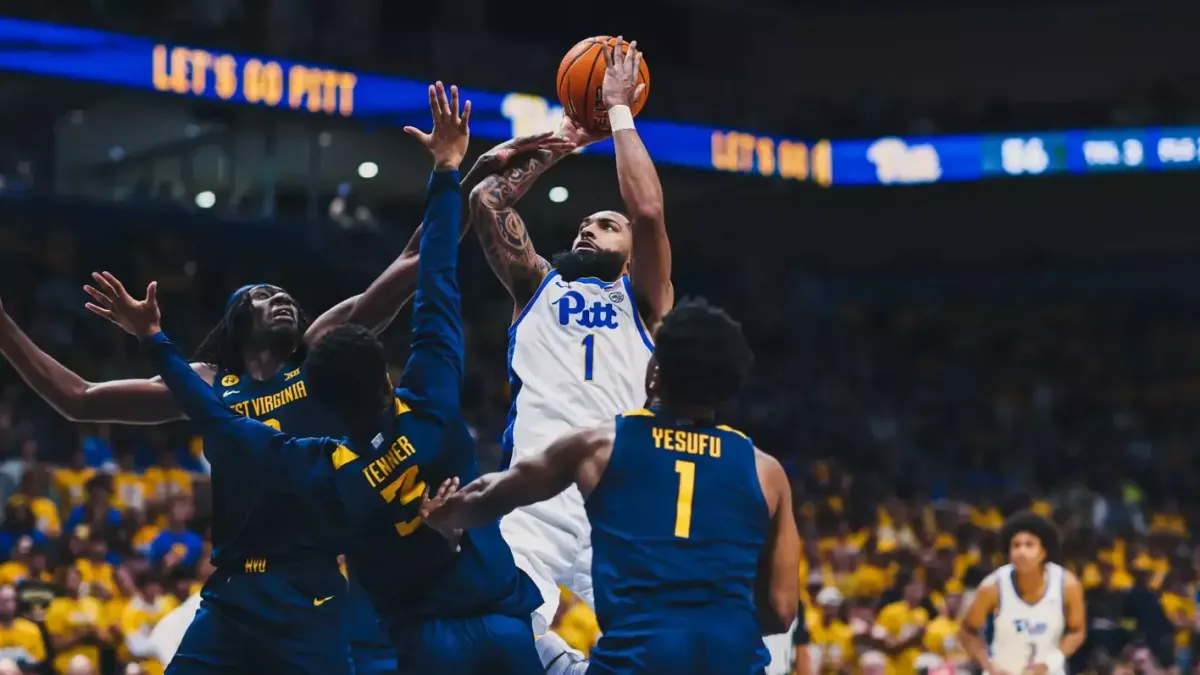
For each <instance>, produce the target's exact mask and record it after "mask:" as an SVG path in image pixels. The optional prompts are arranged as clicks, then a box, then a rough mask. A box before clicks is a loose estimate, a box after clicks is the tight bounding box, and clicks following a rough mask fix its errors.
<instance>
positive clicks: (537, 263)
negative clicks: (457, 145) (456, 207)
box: [468, 117, 595, 317]
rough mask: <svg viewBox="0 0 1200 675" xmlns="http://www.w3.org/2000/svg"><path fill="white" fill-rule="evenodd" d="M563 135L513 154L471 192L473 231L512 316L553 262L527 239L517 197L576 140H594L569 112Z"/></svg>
mask: <svg viewBox="0 0 1200 675" xmlns="http://www.w3.org/2000/svg"><path fill="white" fill-rule="evenodd" d="M559 137H560V138H561V139H563V140H565V141H566V143H565V144H561V145H559V146H556V147H552V148H549V149H543V150H538V151H537V152H531V153H528V154H525V155H521V156H519V157H517V158H515V159H514V160H513V163H512V165H510V166H509V167H508V168H506V169H505V170H504V171H502V172H501V173H499V174H496V175H493V176H488V177H487V178H485V179H484V180H483V182H481V183H480V184H479V186H478V187H476V188H474V189H473V190H471V192H470V199H469V201H468V208H469V212H470V219H471V222H472V223H473V224H474V228H475V234H476V236H478V237H479V243H480V244H482V246H483V255H484V256H485V257H486V258H487V261H488V265H490V266H491V268H492V271H493V272H494V273H495V274H496V278H497V279H499V280H500V283H502V284H504V287H505V288H506V289H508V293H509V295H511V296H512V299H513V304H514V313H513V316H514V317H515V316H516V315H517V314H519V313H520V312H521V310H522V309H524V308H525V305H526V303H528V302H529V300H530V298H532V297H533V294H534V292H535V291H537V288H538V285H539V284H541V283H542V279H544V278H545V277H546V273H547V272H549V271H550V263H549V262H547V261H546V259H545V258H543V257H541V256H540V255H538V253H537V251H536V250H535V249H534V247H533V242H532V241H530V239H529V231H528V230H527V229H526V228H525V221H524V220H522V219H521V216H520V215H519V214H518V213H517V211H516V209H515V207H516V204H517V201H518V200H520V199H521V197H524V196H525V193H526V192H529V188H531V187H533V183H534V181H536V180H537V178H538V176H540V175H542V174H543V173H545V172H546V171H547V170H548V169H549V168H550V167H551V166H554V165H555V164H556V163H557V162H558V161H559V160H561V159H562V158H563V157H566V156H567V155H569V154H571V152H572V151H573V150H574V149H575V148H576V147H577V146H580V145H585V144H587V143H590V142H592V141H593V140H595V139H594V138H593V137H591V136H588V135H587V134H586V133H584V132H583V131H582V130H581V129H580V128H579V127H577V126H576V125H575V124H574V123H572V122H571V120H570V119H569V118H566V117H564V118H563V125H562V127H561V128H560V129H559Z"/></svg>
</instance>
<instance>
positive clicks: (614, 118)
mask: <svg viewBox="0 0 1200 675" xmlns="http://www.w3.org/2000/svg"><path fill="white" fill-rule="evenodd" d="M608 128H609V130H611V131H624V130H626V129H632V128H633V112H631V111H630V110H629V106H627V105H614V106H613V107H611V108H609V109H608Z"/></svg>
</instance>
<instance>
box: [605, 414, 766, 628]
mask: <svg viewBox="0 0 1200 675" xmlns="http://www.w3.org/2000/svg"><path fill="white" fill-rule="evenodd" d="M586 508H587V514H588V520H589V521H590V522H591V525H592V547H593V557H592V578H593V581H594V584H595V589H596V590H595V592H596V616H597V618H598V619H599V621H600V629H601V630H602V631H603V632H604V634H605V635H608V634H610V632H615V631H621V630H633V631H637V630H641V629H645V628H658V627H661V626H662V625H663V624H664V622H669V621H670V620H671V618H670V617H672V616H675V617H676V618H678V617H679V616H686V615H687V614H689V613H696V612H705V613H708V615H709V616H719V617H721V619H720V621H722V622H728V623H727V624H726V625H733V624H734V621H735V619H737V618H738V617H739V616H740V617H742V618H743V619H746V621H744V622H743V623H742V625H745V626H751V625H752V624H753V623H755V621H754V620H753V617H754V616H755V605H754V582H755V576H756V574H757V571H758V558H759V555H760V552H761V551H762V547H763V544H764V542H765V541H766V538H767V533H768V529H769V526H770V512H769V509H768V507H767V502H766V498H765V497H764V496H763V491H762V486H761V484H760V482H759V478H758V470H757V467H756V464H755V458H754V444H753V443H752V442H751V441H750V439H748V438H747V437H746V436H744V435H743V434H742V433H741V432H738V431H736V430H734V429H731V428H729V427H726V426H705V425H697V424H694V423H692V422H689V421H687V420H681V419H674V418H670V417H664V416H662V415H661V413H658V412H655V411H651V410H634V411H630V412H628V413H625V414H624V415H622V416H620V417H618V418H617V420H616V435H615V437H614V440H613V448H612V455H611V457H610V458H609V461H608V466H607V468H606V469H605V470H604V474H603V476H602V477H601V479H600V483H599V484H598V485H597V486H596V488H595V489H594V490H592V493H591V494H590V495H589V496H588V498H587V502H586Z"/></svg>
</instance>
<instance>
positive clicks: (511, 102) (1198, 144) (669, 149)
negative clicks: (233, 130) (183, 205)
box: [0, 18, 1200, 186]
mask: <svg viewBox="0 0 1200 675" xmlns="http://www.w3.org/2000/svg"><path fill="white" fill-rule="evenodd" d="M0 45H3V47H4V48H3V49H0V70H6V71H14V72H23V73H29V74H34V75H42V76H48V77H58V78H66V79H71V80H83V81H88V82H95V83H101V84H109V85H116V86H123V87H131V88H137V89H144V90H150V91H157V92H161V93H164V94H171V95H178V96H186V97H190V98H203V99H210V100H215V101H225V102H228V103H230V104H240V105H253V106H259V107H268V108H278V109H280V110H291V111H297V112H303V113H309V114H315V115H324V116H331V117H354V118H364V119H369V120H371V121H372V123H381V122H382V123H386V124H395V125H410V124H411V125H417V126H420V125H423V124H426V123H427V122H428V120H427V117H428V116H429V111H428V108H427V106H428V103H427V101H428V95H427V86H428V83H427V82H424V81H418V80H411V79H406V78H401V77H393V76H386V75H378V74H374V73H364V72H350V71H347V70H342V69H338V68H331V67H328V66H322V65H319V64H311V63H300V62H297V61H290V60H287V59H277V58H273V57H267V56H261V55H259V56H254V55H248V54H240V53H234V52H226V51H222V50H211V49H205V48H202V47H197V46H194V45H182V44H166V43H161V42H155V41H153V40H150V39H147V38H143V37H137V36H133V35H123V34H119V33H110V32H106V31H98V30H92V29H88V28H77V27H72V26H60V25H56V24H51V23H44V22H38V21H26V20H22V19H11V18H0ZM546 67H547V77H548V78H551V81H552V77H553V72H554V67H555V64H554V63H548V64H547V65H546ZM462 95H463V97H464V98H469V99H471V101H472V104H473V106H474V107H473V114H472V119H471V127H472V131H473V132H474V133H475V135H476V136H479V137H482V138H490V139H506V138H510V137H513V136H518V135H523V134H529V133H537V132H541V131H548V130H552V129H554V128H555V127H556V126H557V125H558V123H559V121H561V119H562V108H561V107H559V106H558V105H557V103H556V102H552V101H550V100H548V99H546V98H544V97H541V96H535V95H531V94H522V93H515V92H488V91H479V90H474V89H463V90H462ZM653 113H654V100H653V97H651V100H650V103H649V108H648V111H647V114H648V115H653ZM645 117H646V116H645V115H643V116H640V117H639V118H638V123H637V124H638V132H639V133H640V134H641V136H642V139H643V141H644V142H645V143H646V147H647V148H648V149H649V150H650V153H651V154H652V155H653V156H654V159H655V161H657V162H659V163H662V164H674V165H678V166H688V167H694V168H699V169H708V170H714V171H725V172H731V173H742V174H750V175H758V176H765V177H772V178H780V179H784V180H792V181H800V182H811V183H815V184H817V185H823V186H827V185H834V186H839V185H912V184H921V183H936V182H945V181H977V180H982V179H986V178H989V177H993V176H1044V175H1054V174H1086V173H1093V172H1143V171H1172V170H1200V127H1181V128H1144V129H1093V130H1068V131H1047V132H1030V133H1016V134H956V135H938V136H922V137H899V136H897V137H886V138H871V139H851V140H806V139H795V138H784V137H781V136H777V135H772V134H763V133H757V132H750V131H744V130H738V129H728V128H721V127H713V126H705V125H699V124H682V123H677V122H666V121H662V120H654V119H646V118H645ZM330 141H331V137H329V136H328V135H326V134H323V135H322V138H321V145H322V147H326V146H327V145H328V143H329V142H330ZM586 152H587V153H589V154H591V153H601V154H612V152H613V147H612V141H603V142H600V143H596V144H594V145H591V146H588V147H587V148H586ZM376 168H378V167H376ZM364 177H365V176H364Z"/></svg>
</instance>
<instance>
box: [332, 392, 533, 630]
mask: <svg viewBox="0 0 1200 675" xmlns="http://www.w3.org/2000/svg"><path fill="white" fill-rule="evenodd" d="M406 396H407V391H406V390H405V389H403V388H402V389H397V391H396V399H395V408H394V410H393V411H391V413H390V414H391V415H392V416H393V419H392V420H390V425H391V427H392V429H393V431H392V433H391V434H389V435H387V436H383V435H381V436H380V437H377V439H376V443H375V444H373V445H372V446H370V447H366V448H362V447H357V446H353V447H347V448H346V449H344V450H343V451H340V453H339V455H337V456H335V461H334V464H335V466H336V467H337V482H338V489H339V491H340V493H341V494H342V499H343V501H344V502H345V503H346V505H347V510H348V512H349V514H350V516H351V520H352V524H353V530H354V532H355V536H354V544H353V545H352V546H351V549H350V551H351V556H352V557H353V559H354V560H355V561H356V565H355V569H354V573H355V575H356V579H357V580H358V581H359V582H360V583H361V584H362V585H363V587H364V588H366V590H367V592H368V594H369V595H370V596H371V599H372V601H373V602H374V604H375V607H376V609H377V610H378V611H379V613H380V615H381V616H383V617H384V619H385V621H389V622H390V623H392V624H393V625H399V624H402V623H404V622H407V621H420V620H423V619H428V618H435V617H439V618H440V617H469V616H479V615H483V614H504V615H508V616H514V617H520V618H523V619H528V618H529V615H530V613H531V612H532V611H533V610H534V609H536V608H537V607H538V606H539V605H540V604H541V603H542V599H541V594H540V593H539V592H538V590H537V587H536V586H535V585H534V584H533V582H532V581H531V580H530V579H529V578H528V577H527V576H526V575H524V574H523V573H521V572H520V571H519V570H518V569H517V567H516V564H515V563H514V562H513V557H512V552H511V551H510V550H509V548H508V544H506V543H505V542H504V539H503V538H502V537H501V535H500V526H499V523H491V524H489V525H485V526H483V527H478V528H475V529H472V530H468V531H467V532H465V533H464V535H463V538H462V541H461V542H460V550H459V551H458V552H457V553H456V552H455V550H454V548H453V547H452V546H451V544H450V543H449V542H447V541H446V540H445V539H444V538H443V537H442V536H441V535H440V534H438V533H437V532H435V531H434V530H432V529H430V528H428V527H422V526H421V516H420V511H419V509H420V504H421V497H422V495H424V494H425V491H426V490H433V491H436V490H437V488H438V486H439V485H440V484H441V483H442V481H443V480H445V479H447V478H450V477H453V476H458V477H459V478H460V479H461V480H462V481H463V483H464V484H465V483H466V482H469V481H471V480H473V479H475V478H476V477H478V475H479V467H478V465H477V463H476V443H475V441H474V439H473V438H472V437H471V433H470V430H469V429H468V428H467V425H466V423H465V421H464V420H463V419H462V417H461V416H460V415H457V414H451V415H449V416H447V417H441V416H434V415H429V414H426V413H424V412H422V411H421V410H420V409H419V408H414V407H410V406H409V405H408V404H407V403H405V402H404V398H402V397H406Z"/></svg>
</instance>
